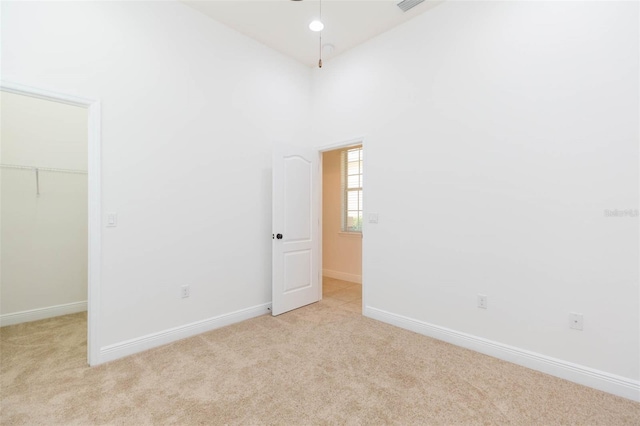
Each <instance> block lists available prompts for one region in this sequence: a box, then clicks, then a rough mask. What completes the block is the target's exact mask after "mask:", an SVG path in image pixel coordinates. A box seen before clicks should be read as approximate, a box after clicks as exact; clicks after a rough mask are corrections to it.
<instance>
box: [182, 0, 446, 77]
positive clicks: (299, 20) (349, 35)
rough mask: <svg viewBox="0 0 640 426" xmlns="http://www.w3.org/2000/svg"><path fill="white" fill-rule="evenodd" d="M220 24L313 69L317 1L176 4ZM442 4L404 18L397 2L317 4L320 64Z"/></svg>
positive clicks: (195, 0)
mask: <svg viewBox="0 0 640 426" xmlns="http://www.w3.org/2000/svg"><path fill="white" fill-rule="evenodd" d="M181 1H182V2H183V3H185V4H187V5H188V6H190V7H192V8H194V9H196V10H199V11H200V12H202V13H204V14H205V15H208V16H210V17H211V18H213V19H215V20H216V21H219V22H222V23H223V24H225V25H227V26H229V27H231V28H233V29H235V30H237V31H239V32H241V33H243V34H245V35H247V36H249V37H251V38H253V39H255V40H257V41H259V42H261V43H263V44H265V45H267V46H269V47H271V48H273V49H275V50H277V51H279V52H281V53H283V54H285V55H287V56H289V57H291V58H294V59H296V60H298V61H300V62H302V63H303V64H306V65H309V66H318V59H319V53H320V40H319V35H320V33H316V32H313V31H311V30H309V23H310V22H311V21H313V20H314V19H317V18H319V15H320V1H319V0H302V1H292V0H181ZM443 1H444V0H425V1H424V2H423V3H420V4H418V5H417V6H415V7H414V8H412V9H410V10H409V11H407V12H403V11H402V10H401V9H400V8H399V7H398V6H397V3H399V2H400V0H322V22H323V23H324V25H325V27H324V30H323V31H322V45H323V46H324V48H323V51H322V60H323V62H326V61H328V60H330V59H331V58H333V57H335V56H337V55H339V54H341V53H343V52H345V51H347V50H348V49H351V48H352V47H355V46H357V45H358V44H360V43H363V42H365V41H367V40H369V39H371V38H373V37H375V36H377V35H378V34H381V33H383V32H385V31H387V30H390V29H391V28H393V27H395V26H397V25H400V24H401V23H403V22H406V21H408V20H409V19H411V18H413V17H415V16H417V15H419V14H421V13H424V12H426V11H427V10H429V9H431V8H433V7H435V6H437V5H438V4H440V3H442V2H443Z"/></svg>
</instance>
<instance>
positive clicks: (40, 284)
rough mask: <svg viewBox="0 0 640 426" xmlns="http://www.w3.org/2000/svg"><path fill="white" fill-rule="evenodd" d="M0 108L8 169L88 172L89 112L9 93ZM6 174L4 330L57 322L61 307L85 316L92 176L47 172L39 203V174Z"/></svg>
mask: <svg viewBox="0 0 640 426" xmlns="http://www.w3.org/2000/svg"><path fill="white" fill-rule="evenodd" d="M0 107H1V109H0V111H1V119H2V127H1V130H0V148H1V149H0V151H1V156H0V159H1V162H2V163H3V164H12V165H21V166H31V167H48V168H61V169H75V170H87V110H86V109H83V108H79V107H75V106H70V105H66V104H60V103H55V102H50V101H45V100H42V99H36V98H31V97H27V96H21V95H15V94H11V93H5V92H2V93H1V94H0ZM0 173H1V181H2V191H1V194H0V198H1V199H2V203H1V211H0V218H1V236H0V249H1V251H0V258H1V259H2V269H1V270H0V302H1V303H0V313H1V314H2V323H3V324H5V323H7V322H8V323H11V322H14V321H21V320H29V319H37V318H39V317H37V318H33V314H34V313H33V311H34V310H41V309H43V308H49V311H47V312H48V314H49V315H55V314H56V313H57V312H58V310H56V308H53V307H56V306H59V305H68V304H77V305H78V306H80V307H81V308H82V309H84V306H86V300H87V176H86V175H83V174H67V173H52V172H47V171H41V172H40V173H39V182H40V195H39V196H38V195H37V191H36V179H35V172H33V171H31V170H17V169H7V168H3V169H2V170H1V171H0ZM18 312H22V314H21V315H9V314H16V313H18ZM41 314H42V313H41V312H40V313H39V315H41ZM9 317H10V318H11V321H9V320H8V318H9Z"/></svg>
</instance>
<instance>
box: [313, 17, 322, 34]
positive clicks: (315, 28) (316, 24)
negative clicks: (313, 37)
mask: <svg viewBox="0 0 640 426" xmlns="http://www.w3.org/2000/svg"><path fill="white" fill-rule="evenodd" d="M309 29H310V30H311V31H316V32H318V31H322V30H323V29H324V24H323V23H322V21H319V20H317V19H316V20H315V21H312V22H311V23H310V24H309Z"/></svg>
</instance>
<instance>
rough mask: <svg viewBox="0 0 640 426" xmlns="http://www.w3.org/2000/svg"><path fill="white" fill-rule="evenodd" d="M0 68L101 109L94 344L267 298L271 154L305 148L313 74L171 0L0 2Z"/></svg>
mask: <svg viewBox="0 0 640 426" xmlns="http://www.w3.org/2000/svg"><path fill="white" fill-rule="evenodd" d="M2 59H3V60H2V78H3V79H5V80H8V81H12V82H14V83H20V84H24V85H30V86H35V87H40V88H45V89H49V90H53V91H57V92H61V93H65V94H70V95H76V96H80V97H83V98H91V99H99V100H101V105H102V158H101V160H102V208H103V214H104V213H105V212H117V213H118V215H119V216H118V227H116V228H103V233H102V277H101V278H102V281H101V292H100V297H101V299H100V300H101V308H100V318H101V319H100V327H101V330H100V342H99V345H100V347H101V348H104V347H113V346H112V345H116V346H117V345H119V344H121V343H123V342H126V341H128V340H129V339H134V340H135V339H139V338H140V337H141V336H148V335H151V334H153V333H162V332H164V331H166V330H175V329H176V328H180V327H183V326H185V325H187V324H192V323H195V322H198V321H203V320H207V319H211V318H216V317H219V316H221V315H225V314H229V313H233V312H236V311H239V310H246V309H251V308H253V307H256V306H261V305H264V304H267V303H269V302H270V301H271V254H270V247H271V238H270V237H271V213H270V212H271V179H270V176H271V152H272V147H273V143H274V141H280V142H289V143H301V144H302V143H306V141H305V132H304V130H306V129H308V128H309V124H308V107H309V101H310V100H309V88H310V81H309V69H308V68H306V67H304V66H302V65H299V64H297V63H296V62H294V61H293V60H289V59H286V58H284V57H283V56H281V55H280V54H278V53H275V52H273V51H271V50H270V49H268V48H266V47H264V46H262V45H260V44H258V43H256V42H254V41H251V40H250V39H248V38H246V37H244V36H241V35H239V34H238V33H236V32H234V31H232V30H230V29H228V28H226V27H224V26H222V25H220V24H217V23H216V22H214V21H212V20H211V19H209V18H207V17H205V16H204V15H201V14H200V13H199V12H196V11H194V10H193V9H191V8H189V7H187V6H185V5H182V4H179V3H175V2H61V3H57V2H52V3H50V2H42V3H23V2H2ZM184 284H188V285H189V286H190V287H191V297H190V298H188V299H181V297H180V286H181V285H184ZM265 312H266V310H265ZM127 345H128V343H125V344H124V346H123V347H124V348H125V349H126V350H129V349H127V348H128V347H129V346H127ZM132 348H133V349H131V350H136V346H135V345H134V346H132ZM137 348H140V346H137ZM126 350H125V352H126ZM120 354H122V352H120Z"/></svg>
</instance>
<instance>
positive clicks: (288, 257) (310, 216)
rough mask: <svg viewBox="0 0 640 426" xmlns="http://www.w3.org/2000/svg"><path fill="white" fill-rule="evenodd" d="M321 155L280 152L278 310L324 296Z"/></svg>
mask: <svg viewBox="0 0 640 426" xmlns="http://www.w3.org/2000/svg"><path fill="white" fill-rule="evenodd" d="M318 156H319V154H318V152H316V151H313V150H304V149H300V148H295V149H292V148H289V149H284V148H282V149H279V150H278V151H277V152H276V153H274V157H273V237H272V256H273V265H272V267H273V269H272V275H273V276H272V300H273V303H272V314H273V315H279V314H281V313H284V312H288V311H290V310H293V309H296V308H299V307H302V306H304V305H308V304H310V303H314V302H317V301H318V300H320V283H319V273H318V272H319V270H318V263H319V262H318V259H319V238H318V228H319V226H318V219H319V218H318V217H317V215H318V214H319V190H318V187H319V185H318V176H319V174H318V158H319V157H318Z"/></svg>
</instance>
